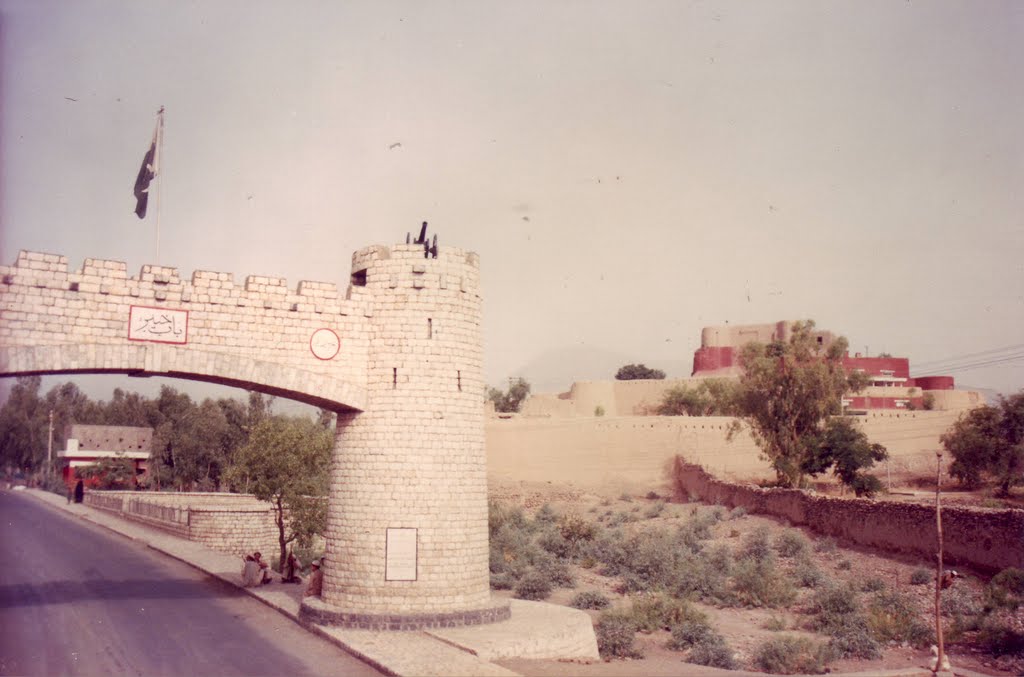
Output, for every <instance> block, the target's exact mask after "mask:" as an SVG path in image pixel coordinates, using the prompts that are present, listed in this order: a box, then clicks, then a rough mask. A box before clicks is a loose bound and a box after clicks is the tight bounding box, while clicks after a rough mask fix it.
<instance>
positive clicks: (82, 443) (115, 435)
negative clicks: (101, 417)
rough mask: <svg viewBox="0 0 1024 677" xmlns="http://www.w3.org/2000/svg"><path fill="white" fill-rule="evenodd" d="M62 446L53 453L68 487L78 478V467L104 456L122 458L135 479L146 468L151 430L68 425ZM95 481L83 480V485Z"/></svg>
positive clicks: (147, 465) (151, 442)
mask: <svg viewBox="0 0 1024 677" xmlns="http://www.w3.org/2000/svg"><path fill="white" fill-rule="evenodd" d="M65 439H66V440H67V442H66V444H65V449H64V450H63V451H58V452H57V457H58V458H59V459H61V461H62V463H61V475H62V477H63V478H64V483H65V484H67V485H68V487H69V488H71V487H74V485H75V484H76V483H77V482H78V480H79V479H81V477H80V475H79V474H78V470H79V469H80V468H83V467H85V466H90V465H93V464H95V463H98V462H99V461H101V460H103V459H105V458H126V459H128V460H130V461H131V462H132V464H133V465H134V466H135V478H136V481H137V480H138V478H139V477H140V476H142V475H144V474H145V473H146V472H147V470H148V469H149V452H150V449H151V448H152V446H153V429H152V428H136V427H130V426H114V425H80V424H77V423H76V424H72V425H70V426H68V429H67V434H66V435H65ZM91 484H95V481H91V480H86V486H90V485H91Z"/></svg>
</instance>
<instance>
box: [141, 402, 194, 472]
mask: <svg viewBox="0 0 1024 677" xmlns="http://www.w3.org/2000/svg"><path fill="white" fill-rule="evenodd" d="M154 405H155V408H156V413H155V415H154V421H155V425H154V426H153V448H152V449H151V450H150V453H149V460H150V464H149V472H150V475H151V480H150V481H151V483H152V484H154V485H155V486H156V488H157V490H159V489H160V488H161V487H163V486H175V487H176V488H179V489H180V488H182V486H181V483H180V482H179V481H178V472H177V463H178V461H179V458H178V453H177V452H178V449H177V447H178V445H179V443H181V442H182V435H183V431H182V430H181V426H180V425H178V422H179V421H181V420H184V419H185V418H186V416H188V415H189V413H190V412H191V411H192V410H193V409H194V408H195V406H196V405H195V403H194V402H193V401H192V398H191V397H189V396H188V395H187V394H185V393H179V392H178V391H177V390H175V389H174V388H172V387H170V386H166V385H164V386H160V394H159V395H158V396H157V398H156V401H155V402H154ZM185 444H187V442H185Z"/></svg>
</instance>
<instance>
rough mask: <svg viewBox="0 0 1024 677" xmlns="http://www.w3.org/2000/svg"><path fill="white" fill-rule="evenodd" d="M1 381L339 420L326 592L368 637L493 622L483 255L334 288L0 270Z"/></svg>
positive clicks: (88, 268)
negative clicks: (63, 377)
mask: <svg viewBox="0 0 1024 677" xmlns="http://www.w3.org/2000/svg"><path fill="white" fill-rule="evenodd" d="M0 275H2V280H0V376H19V375H30V374H73V373H123V374H132V375H136V376H150V375H163V376H172V377H177V378H184V379H194V380H201V381H210V382H214V383H222V384H227V385H233V386H238V387H242V388H249V389H252V390H257V391H260V392H265V393H269V394H273V395H280V396H283V397H288V398H291V399H295V400H299V401H303V402H307V403H310V404H314V405H317V406H321V407H325V408H328V409H331V410H334V411H336V412H337V414H338V423H337V430H336V434H335V446H334V455H333V462H332V470H331V478H330V484H331V491H330V499H329V508H328V524H327V533H326V534H325V537H326V541H327V548H326V565H325V574H324V586H323V596H322V598H320V599H307V601H306V602H304V603H303V608H302V612H301V613H302V616H303V617H304V618H306V619H308V620H313V621H316V622H326V623H332V624H337V625H344V626H348V627H357V628H368V629H396V630H397V629H414V628H424V627H451V626H457V625H467V624H477V623H487V622H492V621H498V620H503V619H506V618H508V617H509V606H508V603H507V602H502V601H498V600H492V599H491V596H490V585H489V569H488V527H487V477H486V465H487V464H486V452H485V449H484V410H483V402H482V393H483V391H484V382H483V366H482V357H483V348H482V335H481V329H480V320H481V298H480V274H479V257H478V256H477V255H476V254H474V253H472V252H467V251H465V250H462V249H458V248H440V249H438V250H436V257H431V258H424V247H423V246H422V245H420V244H405V245H401V244H400V245H395V246H391V247H385V246H379V245H378V246H371V247H367V248H365V249H361V250H359V251H357V252H355V253H354V254H353V256H352V278H351V283H350V284H349V286H348V288H347V290H346V291H345V293H344V294H340V293H339V290H338V288H337V285H335V284H329V283H323V282H306V281H303V282H300V283H299V284H298V286H297V288H296V289H295V290H291V289H289V288H288V287H287V286H286V283H285V280H284V279H281V278H274V277H265V276H255V275H251V276H249V277H247V278H246V281H245V284H244V285H235V284H234V280H233V276H232V275H231V274H228V273H213V272H206V271H196V272H195V273H193V275H192V279H191V280H190V281H188V280H182V279H181V278H180V277H179V275H178V270H177V269H176V268H170V267H164V266H155V265H145V266H143V267H142V269H141V271H140V273H139V275H138V276H137V277H129V276H128V274H127V271H126V266H125V264H124V263H123V262H120V261H107V260H101V259H86V260H85V263H84V264H83V266H82V268H81V270H79V271H78V272H71V271H69V270H68V268H67V259H66V257H63V256H57V255H53V254H41V253H36V252H25V251H23V252H21V253H20V254H19V256H18V260H17V261H16V262H15V264H14V265H13V266H0Z"/></svg>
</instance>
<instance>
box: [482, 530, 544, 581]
mask: <svg viewBox="0 0 1024 677" xmlns="http://www.w3.org/2000/svg"><path fill="white" fill-rule="evenodd" d="M539 553H540V549H539V548H538V547H537V546H536V545H535V544H534V543H533V536H532V535H531V534H530V533H529V532H528V531H526V530H525V529H521V528H519V527H517V526H515V525H514V524H512V523H506V524H503V525H501V526H500V527H499V528H498V530H497V532H496V533H494V534H492V535H491V539H490V569H491V573H492V574H501V573H509V574H512V575H513V576H515V578H517V579H518V578H520V577H522V575H523V574H524V573H526V570H527V569H528V568H529V566H530V564H531V563H532V562H533V560H534V559H536V557H537V556H538V555H539Z"/></svg>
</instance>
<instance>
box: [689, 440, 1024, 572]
mask: <svg viewBox="0 0 1024 677" xmlns="http://www.w3.org/2000/svg"><path fill="white" fill-rule="evenodd" d="M673 479H674V481H675V489H676V491H677V492H678V493H679V494H680V495H683V496H686V495H688V494H693V495H696V496H698V497H700V499H701V500H702V501H704V502H705V503H721V504H723V505H727V506H729V507H735V506H743V507H744V508H746V509H747V510H748V511H750V512H755V513H764V514H768V515H775V516H777V517H783V518H785V519H787V520H789V521H790V522H792V523H793V524H797V525H805V526H808V527H810V528H811V529H814V530H815V531H816V532H818V533H821V534H825V535H828V536H834V537H836V538H840V539H843V540H845V541H849V542H851V543H856V544H858V545H866V546H870V547H874V548H880V549H882V550H888V551H890V552H899V553H907V554H911V555H915V556H918V557H921V558H922V559H926V560H933V559H934V557H935V553H936V552H937V537H936V528H935V508H934V507H932V506H924V505H912V504H906V503H894V502H889V501H874V500H869V499H861V498H856V499H844V498H831V497H826V496H814V495H811V494H807V493H805V492H803V491H798V490H795V489H762V488H760V487H756V486H752V485H739V484H731V483H728V482H723V481H721V480H717V479H715V478H714V477H712V476H711V475H709V474H707V473H706V472H704V470H703V469H701V468H700V467H699V466H695V465H690V464H688V463H685V462H683V461H682V460H680V459H678V458H677V459H676V463H675V467H674V468H673ZM942 533H943V553H944V557H943V559H944V561H945V562H947V563H949V564H962V565H967V566H971V567H975V568H977V569H979V570H982V571H987V572H995V571H999V570H1002V569H1005V568H1006V567H1024V547H1022V544H1024V510H985V509H980V508H965V507H960V506H956V507H943V508H942Z"/></svg>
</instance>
